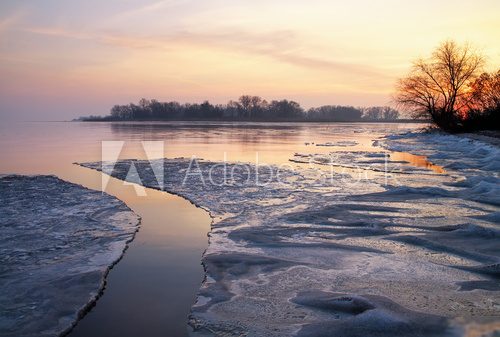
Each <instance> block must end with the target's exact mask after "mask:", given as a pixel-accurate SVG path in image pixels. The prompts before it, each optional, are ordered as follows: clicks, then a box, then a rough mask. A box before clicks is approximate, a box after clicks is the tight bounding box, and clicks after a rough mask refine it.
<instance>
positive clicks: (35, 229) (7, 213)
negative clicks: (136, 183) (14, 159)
mask: <svg viewBox="0 0 500 337" xmlns="http://www.w3.org/2000/svg"><path fill="white" fill-rule="evenodd" d="M0 214H1V215H2V216H1V217H0V252H1V254H0V275H1V277H0V288H1V289H2V291H1V293H0V311H1V315H0V335H1V336H16V337H23V336H59V335H61V334H62V333H64V332H66V331H68V330H69V329H70V328H71V327H72V326H73V325H74V324H75V322H76V321H77V319H78V317H79V316H80V315H81V314H82V313H83V312H84V311H85V310H86V309H87V308H88V307H89V306H90V304H91V303H93V302H94V301H95V300H96V299H97V296H98V295H99V292H100V291H101V290H102V288H103V286H104V277H105V275H106V274H107V272H108V270H109V268H110V267H111V265H113V264H114V263H116V262H117V261H118V260H119V259H120V257H121V256H122V254H123V252H124V250H125V248H126V245H127V242H129V241H130V240H131V239H132V238H133V236H134V233H135V232H136V230H137V228H138V224H139V219H138V217H137V216H136V215H135V214H134V213H133V212H132V211H131V210H130V209H129V208H127V207H126V206H125V204H124V203H122V202H121V201H119V200H117V199H115V198H114V197H111V196H109V195H107V194H102V193H101V192H97V191H92V190H89V189H86V188H84V187H82V186H79V185H75V184H71V183H68V182H65V181H62V180H60V179H58V178H56V177H54V176H18V175H5V176H1V177H0Z"/></svg>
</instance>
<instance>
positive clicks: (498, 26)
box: [0, 0, 500, 120]
mask: <svg viewBox="0 0 500 337" xmlns="http://www.w3.org/2000/svg"><path fill="white" fill-rule="evenodd" d="M499 18H500V1H498V0H476V1H457V0H455V1H451V0H443V1H431V0H421V1H401V0H383V1H374V0H351V1H332V0H330V1H315V0H310V1H296V0H277V1H272V0H266V1H263V0H252V1H240V0H203V1H201V0H198V1H190V0H166V1H154V0H153V1H136V0H120V1H117V0H112V1H96V0H74V1H52V0H47V1H44V0H36V1H17V0H14V1H11V0H2V1H1V2H0V120H69V119H72V118H75V117H77V116H80V115H88V114H107V113H108V111H109V108H110V107H111V106H112V105H113V104H122V103H128V102H132V101H133V102H136V101H138V99H140V98H141V97H146V98H157V99H159V100H177V101H180V102H200V101H203V100H209V101H211V102H213V103H225V102H226V101H228V100H229V99H235V98H237V97H238V96H239V95H241V94H255V95H260V96H262V97H264V98H267V99H277V98H289V99H294V100H296V101H298V102H299V103H301V104H302V106H304V107H306V108H307V107H311V106H319V105H324V104H348V105H354V106H364V105H385V104H389V103H390V95H391V92H392V90H393V88H394V83H395V81H396V79H397V78H398V77H399V76H402V75H404V74H405V73H406V72H407V71H408V69H409V67H410V65H411V61H412V60H413V59H415V58H417V57H419V56H425V55H427V54H429V53H430V52H431V51H432V49H433V48H434V47H435V46H436V45H438V44H439V43H440V42H441V41H443V40H445V39H448V38H451V39H455V40H456V41H458V42H465V41H470V42H472V43H473V44H474V45H475V46H476V47H477V48H478V49H480V50H482V51H483V53H484V54H485V55H486V56H488V59H487V60H488V63H489V65H490V66H489V67H490V68H491V69H490V70H493V69H496V68H498V66H499V65H500V19H499Z"/></svg>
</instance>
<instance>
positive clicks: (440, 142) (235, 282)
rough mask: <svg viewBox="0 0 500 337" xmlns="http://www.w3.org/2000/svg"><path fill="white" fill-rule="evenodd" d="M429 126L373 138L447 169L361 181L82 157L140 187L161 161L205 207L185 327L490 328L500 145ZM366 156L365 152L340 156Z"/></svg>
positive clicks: (499, 236)
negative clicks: (197, 274)
mask: <svg viewBox="0 0 500 337" xmlns="http://www.w3.org/2000/svg"><path fill="white" fill-rule="evenodd" d="M426 137H428V139H427V138H426ZM435 137H437V138H435ZM441 137H448V136H442V135H428V136H426V135H425V134H407V135H399V136H390V137H387V138H386V139H383V140H379V141H378V142H377V144H378V145H380V146H384V147H385V148H387V149H390V150H394V151H409V152H414V153H415V154H425V155H427V156H429V158H430V159H431V160H433V161H436V162H437V163H438V164H442V165H443V166H444V167H445V168H446V169H447V173H446V174H432V173H431V172H423V170H422V169H421V168H418V169H417V168H415V169H414V170H413V171H412V170H411V168H410V167H408V166H407V165H405V166H404V172H399V171H393V172H391V173H390V174H389V176H388V175H387V174H382V173H381V172H379V171H378V170H374V172H375V173H376V174H374V175H372V176H371V177H370V178H366V179H363V180H362V181H359V180H356V179H354V178H353V177H351V176H349V175H346V174H342V173H335V172H331V173H330V172H326V171H324V170H316V169H314V168H310V167H308V166H307V165H304V166H303V167H302V168H298V169H294V170H292V169H281V170H279V174H276V173H277V172H278V168H277V167H255V166H252V165H243V164H241V163H227V164H226V165H223V164H224V163H220V162H219V163H215V162H209V161H202V160H199V161H196V162H194V164H193V161H192V160H190V159H182V158H180V159H165V160H163V159H162V160H157V161H153V162H152V163H150V162H147V161H146V162H145V161H133V160H124V161H119V162H118V163H116V164H111V163H87V164H82V165H83V166H86V167H89V168H93V169H96V170H102V169H103V166H104V167H105V168H106V171H107V172H108V171H109V172H111V171H112V172H113V173H112V175H113V176H114V177H117V178H119V179H122V180H129V181H131V182H138V181H141V182H142V183H143V184H144V185H145V186H148V187H152V188H160V186H159V185H158V183H157V181H156V178H155V175H154V172H157V170H156V169H155V168H154V166H155V165H157V166H158V167H161V166H162V165H163V166H164V172H165V175H164V184H165V185H164V188H163V189H164V190H166V191H169V192H172V193H176V194H179V195H181V196H183V197H185V198H187V199H189V200H191V201H192V202H193V203H195V204H196V205H198V206H200V207H203V208H205V209H207V210H209V211H210V214H211V216H212V218H213V224H212V231H211V233H210V244H209V247H208V249H207V251H206V253H205V255H204V257H203V264H204V267H205V270H206V278H205V280H204V282H203V285H202V287H201V289H200V291H199V296H198V300H197V303H196V304H195V305H194V306H193V309H192V315H191V317H190V324H191V326H192V327H193V328H194V329H195V332H194V335H196V336H205V335H207V336H213V335H224V336H289V335H298V336H332V335H335V336H455V335H458V336H460V335H466V336H469V335H470V336H492V335H493V333H494V332H495V331H500V295H499V290H500V288H499V287H498V282H499V278H500V267H499V266H500V264H499V263H500V244H499V243H500V225H499V214H500V207H499V203H498V200H497V199H496V198H497V196H498V193H497V192H496V188H498V186H499V185H498V171H497V169H496V168H497V166H496V165H497V164H498V160H500V155H499V153H500V152H499V150H498V149H497V148H492V147H488V146H487V145H485V144H482V143H478V142H472V141H470V140H463V141H462V140H461V139H460V138H449V139H448V138H447V139H441ZM450 137H451V136H450ZM445 140H446V141H445ZM311 155H314V153H312V154H311ZM367 157H368V158H373V157H377V156H372V155H368V156H366V154H363V155H352V156H351V157H350V158H349V161H352V163H351V164H353V165H354V166H357V165H362V164H365V163H364V161H366V158H367ZM361 161H363V162H361ZM376 164H377V165H378V164H380V163H378V162H377V163H376ZM392 164H395V163H392ZM110 165H113V166H114V168H113V169H112V170H111V167H110ZM131 165H133V166H134V167H135V169H136V171H134V172H137V176H133V175H130V174H129V173H128V172H129V169H130V167H131ZM151 166H153V167H151ZM227 172H230V173H231V174H230V176H229V178H228V177H227ZM377 172H378V173H377ZM403 173H404V174H403Z"/></svg>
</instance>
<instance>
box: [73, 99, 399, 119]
mask: <svg viewBox="0 0 500 337" xmlns="http://www.w3.org/2000/svg"><path fill="white" fill-rule="evenodd" d="M399 117H400V115H399V112H398V111H397V110H395V109H393V108H391V107H387V106H385V107H369V108H359V107H352V106H340V105H325V106H322V107H319V108H311V109H309V110H305V109H304V108H302V107H301V106H300V104H299V103H297V102H294V101H289V100H286V99H283V100H279V101H278V100H273V101H270V102H268V101H266V100H265V99H262V98H261V97H259V96H249V95H244V96H241V97H240V98H239V99H238V100H237V101H232V100H231V101H229V102H228V103H227V104H216V105H214V104H211V103H209V102H208V101H205V102H203V103H201V104H191V103H185V104H181V103H178V102H159V101H157V100H155V99H152V100H147V99H144V98H143V99H141V100H140V101H139V103H138V104H134V103H130V104H127V105H115V106H113V107H112V108H111V112H110V114H109V115H107V116H104V117H100V116H89V117H82V118H80V120H83V121H164V120H166V121H175V120H227V121H322V122H357V121H395V120H398V118H399Z"/></svg>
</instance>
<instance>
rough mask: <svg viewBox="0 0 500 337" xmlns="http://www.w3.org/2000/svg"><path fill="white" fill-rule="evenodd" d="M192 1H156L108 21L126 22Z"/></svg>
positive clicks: (119, 14) (114, 16)
mask: <svg viewBox="0 0 500 337" xmlns="http://www.w3.org/2000/svg"><path fill="white" fill-rule="evenodd" d="M190 1H191V0H160V1H155V2H151V3H149V4H146V5H144V6H141V7H137V8H133V9H129V10H126V11H123V12H119V13H117V14H115V15H113V16H112V17H111V18H109V19H108V20H110V21H120V20H124V19H129V18H132V17H134V16H140V15H144V14H147V13H151V12H155V11H158V10H162V9H165V8H168V7H172V6H177V5H182V4H184V3H188V2H190Z"/></svg>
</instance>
